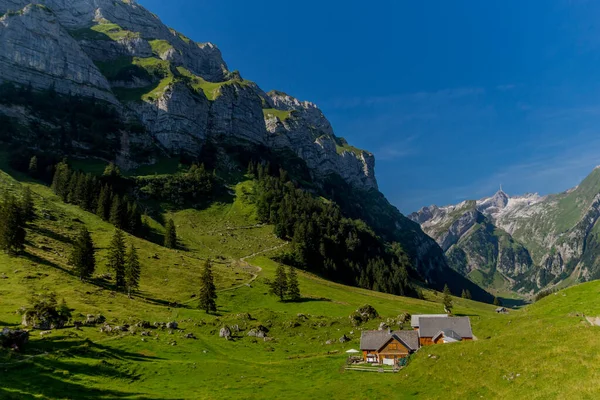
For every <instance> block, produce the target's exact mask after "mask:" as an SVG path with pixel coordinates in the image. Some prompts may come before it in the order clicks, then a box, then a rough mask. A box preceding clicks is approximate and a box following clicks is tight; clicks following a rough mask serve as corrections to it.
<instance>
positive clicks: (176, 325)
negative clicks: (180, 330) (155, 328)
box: [166, 321, 179, 329]
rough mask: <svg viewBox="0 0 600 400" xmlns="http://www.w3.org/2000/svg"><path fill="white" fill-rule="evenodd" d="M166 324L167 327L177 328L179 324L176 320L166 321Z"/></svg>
mask: <svg viewBox="0 0 600 400" xmlns="http://www.w3.org/2000/svg"><path fill="white" fill-rule="evenodd" d="M166 326H167V329H177V327H178V326H179V324H177V322H175V321H173V322H167V325H166Z"/></svg>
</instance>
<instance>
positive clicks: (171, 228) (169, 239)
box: [165, 218, 177, 249]
mask: <svg viewBox="0 0 600 400" xmlns="http://www.w3.org/2000/svg"><path fill="white" fill-rule="evenodd" d="M165 228H166V230H165V247H166V248H169V249H175V248H177V230H176V228H175V222H173V220H172V219H170V218H169V219H168V220H167V224H166V227H165Z"/></svg>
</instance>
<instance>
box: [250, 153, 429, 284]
mask: <svg viewBox="0 0 600 400" xmlns="http://www.w3.org/2000/svg"><path fill="white" fill-rule="evenodd" d="M248 173H249V174H251V175H253V176H254V177H256V179H257V185H256V188H255V193H254V202H255V204H256V207H257V214H258V218H259V220H260V221H261V222H265V223H271V224H273V225H274V226H275V228H274V229H275V234H276V235H277V236H278V237H279V238H281V239H284V240H288V241H291V245H292V246H291V249H292V250H291V251H289V252H287V253H286V254H284V256H283V257H282V260H281V261H283V262H284V263H286V264H289V265H293V266H296V267H298V268H301V269H304V270H308V271H311V272H315V273H317V274H319V275H322V276H324V277H326V278H328V279H332V280H335V281H338V282H341V283H345V284H349V285H354V286H359V287H363V288H366V289H372V290H376V291H381V292H386V293H392V294H397V295H404V296H417V295H418V290H416V289H415V288H413V287H412V285H411V284H410V282H409V274H410V270H411V265H410V261H409V259H408V257H407V255H406V253H405V252H404V250H403V249H402V247H401V246H400V245H399V244H397V243H392V244H386V243H384V242H383V241H382V240H381V239H380V238H379V237H378V236H377V235H376V234H375V233H374V232H373V231H372V230H371V229H370V228H369V227H368V226H367V225H366V224H365V223H364V222H363V221H361V220H353V219H349V218H346V217H345V216H344V215H343V214H342V212H341V210H340V208H339V207H338V206H337V205H336V204H335V203H333V202H328V201H325V200H323V199H321V198H318V197H315V196H313V195H312V194H311V193H309V192H307V191H305V190H302V189H299V188H297V187H296V185H295V184H294V183H293V182H292V181H290V180H289V178H288V176H287V173H286V172H285V171H283V170H279V171H277V172H273V171H272V168H271V166H270V165H269V164H268V163H267V164H265V163H256V164H255V163H253V162H250V164H249V166H248Z"/></svg>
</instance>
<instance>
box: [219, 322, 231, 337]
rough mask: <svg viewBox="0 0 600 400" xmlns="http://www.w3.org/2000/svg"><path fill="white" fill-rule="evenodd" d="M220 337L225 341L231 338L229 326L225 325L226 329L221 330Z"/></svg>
mask: <svg viewBox="0 0 600 400" xmlns="http://www.w3.org/2000/svg"><path fill="white" fill-rule="evenodd" d="M219 337H222V338H225V339H229V338H231V330H230V329H229V327H228V326H227V325H225V326H224V327H222V328H221V330H220V331H219Z"/></svg>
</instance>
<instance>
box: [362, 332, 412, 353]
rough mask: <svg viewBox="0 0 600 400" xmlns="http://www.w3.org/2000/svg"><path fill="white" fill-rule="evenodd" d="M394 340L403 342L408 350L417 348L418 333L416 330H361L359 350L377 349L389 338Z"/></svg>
mask: <svg viewBox="0 0 600 400" xmlns="http://www.w3.org/2000/svg"><path fill="white" fill-rule="evenodd" d="M392 338H395V339H396V340H398V341H400V342H402V343H403V344H405V345H406V346H407V347H408V349H409V350H417V349H418V348H419V334H418V333H417V331H391V332H390V331H388V330H383V331H363V332H362V334H361V336H360V349H361V350H379V349H380V348H381V347H383V346H384V345H385V344H386V343H387V342H388V341H389V340H390V339H392Z"/></svg>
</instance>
